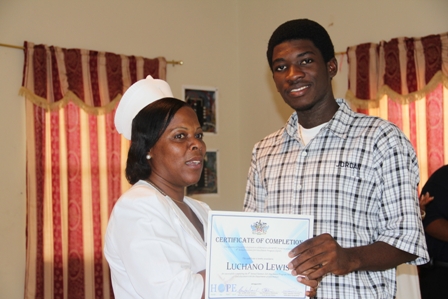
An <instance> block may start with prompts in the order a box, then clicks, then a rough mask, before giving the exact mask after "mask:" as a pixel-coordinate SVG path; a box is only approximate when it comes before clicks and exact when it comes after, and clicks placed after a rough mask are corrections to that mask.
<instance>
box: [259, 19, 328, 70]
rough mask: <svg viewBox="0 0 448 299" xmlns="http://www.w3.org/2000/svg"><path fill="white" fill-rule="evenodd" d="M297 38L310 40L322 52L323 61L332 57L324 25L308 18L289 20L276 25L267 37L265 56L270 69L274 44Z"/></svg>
mask: <svg viewBox="0 0 448 299" xmlns="http://www.w3.org/2000/svg"><path fill="white" fill-rule="evenodd" d="M297 39H308V40H310V41H312V42H313V44H314V45H315V46H316V48H318V49H319V51H320V53H321V54H322V57H323V58H324V62H325V63H327V62H328V61H330V60H331V59H332V58H333V57H334V46H333V43H332V42H331V38H330V36H329V35H328V32H327V30H325V28H324V27H322V26H321V25H320V24H318V23H316V22H315V21H312V20H308V19H297V20H290V21H287V22H285V23H283V24H281V25H280V26H278V27H277V29H275V31H274V32H273V33H272V35H271V38H270V39H269V43H268V50H267V51H266V56H267V58H268V63H269V67H270V68H271V70H272V54H273V53H274V48H275V46H277V45H279V44H281V43H283V42H285V41H291V40H297Z"/></svg>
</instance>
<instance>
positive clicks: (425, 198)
mask: <svg viewBox="0 0 448 299" xmlns="http://www.w3.org/2000/svg"><path fill="white" fill-rule="evenodd" d="M433 199H434V196H431V195H430V194H429V192H426V193H425V194H421V195H420V199H419V201H418V203H419V204H420V213H421V215H422V219H424V218H425V216H426V205H427V204H428V203H430V202H431V201H432V200H433Z"/></svg>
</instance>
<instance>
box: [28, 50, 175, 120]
mask: <svg viewBox="0 0 448 299" xmlns="http://www.w3.org/2000/svg"><path fill="white" fill-rule="evenodd" d="M24 51H25V64H24V69H23V82H22V88H21V89H20V94H21V95H24V96H26V98H27V99H28V100H31V101H32V102H33V103H34V104H36V105H38V106H40V107H42V108H44V109H45V110H47V111H52V110H57V109H59V108H61V107H63V106H65V105H66V104H67V103H68V102H69V101H72V102H73V103H75V104H76V105H77V106H78V107H80V108H82V109H83V110H84V111H85V112H87V113H89V114H96V115H100V114H104V113H107V112H110V111H112V110H113V109H114V108H115V106H116V102H117V101H119V100H120V98H121V95H122V94H123V93H124V91H125V90H126V89H127V88H128V87H129V86H130V85H131V84H132V83H134V82H136V81H137V80H140V79H143V78H145V77H146V76H147V75H152V76H153V77H155V78H160V79H165V78H166V60H165V58H163V57H157V58H154V59H149V58H144V57H141V56H125V55H119V54H114V53H109V52H99V51H92V50H84V49H66V48H60V47H55V46H47V45H43V44H40V45H34V44H33V43H31V42H25V43H24Z"/></svg>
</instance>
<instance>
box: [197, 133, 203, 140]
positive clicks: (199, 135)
mask: <svg viewBox="0 0 448 299" xmlns="http://www.w3.org/2000/svg"><path fill="white" fill-rule="evenodd" d="M203 137H204V134H203V133H199V134H196V138H197V139H202V138H203Z"/></svg>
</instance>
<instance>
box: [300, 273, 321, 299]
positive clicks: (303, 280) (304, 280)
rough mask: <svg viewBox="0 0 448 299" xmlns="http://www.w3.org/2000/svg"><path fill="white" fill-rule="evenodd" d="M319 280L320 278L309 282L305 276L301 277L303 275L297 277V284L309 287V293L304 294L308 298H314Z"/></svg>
mask: <svg viewBox="0 0 448 299" xmlns="http://www.w3.org/2000/svg"><path fill="white" fill-rule="evenodd" d="M321 280H322V278H318V279H314V280H309V279H308V278H307V277H306V276H303V275H299V276H297V281H298V282H300V283H302V284H304V285H307V286H309V287H310V289H309V291H306V293H305V295H306V296H307V297H310V298H312V297H315V296H316V293H317V288H318V287H319V284H320V281H321Z"/></svg>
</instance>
